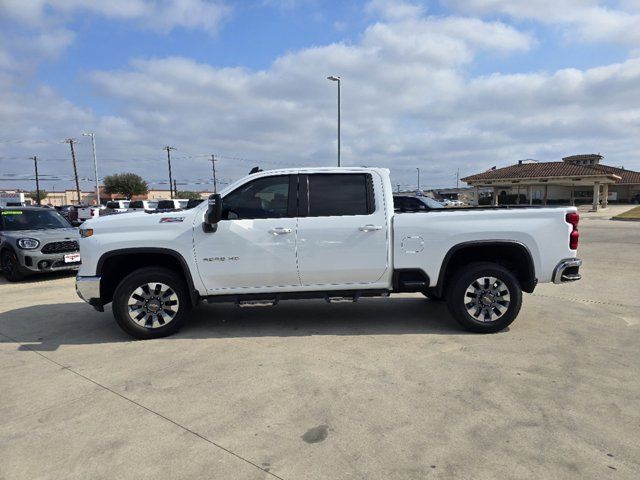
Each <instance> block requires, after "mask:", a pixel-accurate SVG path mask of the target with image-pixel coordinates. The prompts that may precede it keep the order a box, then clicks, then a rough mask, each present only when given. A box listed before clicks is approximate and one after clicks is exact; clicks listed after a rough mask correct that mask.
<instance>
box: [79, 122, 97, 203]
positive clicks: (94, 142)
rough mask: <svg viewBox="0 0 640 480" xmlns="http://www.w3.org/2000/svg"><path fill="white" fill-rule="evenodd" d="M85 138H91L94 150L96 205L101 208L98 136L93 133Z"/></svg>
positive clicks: (84, 135)
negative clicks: (97, 152) (97, 154)
mask: <svg viewBox="0 0 640 480" xmlns="http://www.w3.org/2000/svg"><path fill="white" fill-rule="evenodd" d="M82 136H83V137H91V147H92V148H93V175H94V176H95V177H96V205H98V206H100V183H99V180H98V158H97V157H96V135H95V133H93V132H89V133H83V134H82Z"/></svg>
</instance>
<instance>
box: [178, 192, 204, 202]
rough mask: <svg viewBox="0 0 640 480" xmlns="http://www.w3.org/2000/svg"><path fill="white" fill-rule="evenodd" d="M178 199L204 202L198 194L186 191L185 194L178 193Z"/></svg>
mask: <svg viewBox="0 0 640 480" xmlns="http://www.w3.org/2000/svg"><path fill="white" fill-rule="evenodd" d="M175 197H176V198H185V199H187V200H202V197H201V196H200V194H199V193H198V192H190V191H188V190H185V191H183V192H176V195H175Z"/></svg>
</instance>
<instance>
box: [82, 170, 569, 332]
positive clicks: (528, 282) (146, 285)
mask: <svg viewBox="0 0 640 480" xmlns="http://www.w3.org/2000/svg"><path fill="white" fill-rule="evenodd" d="M577 225H578V213H577V211H576V209H575V208H574V207H569V208H492V207H488V208H467V209H434V210H427V211H421V212H415V213H395V212H394V208H393V194H392V187H391V182H390V180H389V172H388V170H386V169H381V168H344V167H343V168H301V169H287V170H274V171H264V172H259V173H255V174H252V175H249V176H248V177H245V178H243V179H242V180H240V181H238V182H236V183H235V184H233V185H230V186H229V187H228V188H226V189H225V190H224V191H222V192H221V193H220V194H216V195H212V196H211V198H210V200H209V202H208V203H203V204H201V205H199V206H197V207H195V208H193V209H191V210H184V211H176V212H158V213H144V212H135V213H131V214H129V215H114V216H107V217H104V218H103V217H101V218H96V219H93V220H89V221H87V222H86V223H85V224H84V225H83V226H82V229H81V231H80V234H81V237H82V238H81V240H80V251H81V256H82V265H81V267H80V270H79V272H78V277H77V280H76V290H77V292H78V295H79V296H80V297H81V298H82V299H84V300H85V301H86V302H88V303H89V304H90V305H92V306H93V307H94V308H96V309H97V310H99V311H103V309H104V305H106V304H108V303H109V302H112V303H113V306H112V310H113V314H114V316H115V319H116V321H117V322H118V324H119V325H120V326H121V327H122V328H123V329H124V330H125V331H126V332H128V333H129V334H131V335H133V336H134V337H137V338H156V337H162V336H166V335H169V334H171V333H174V332H176V331H177V330H178V329H179V328H180V326H181V325H182V324H183V323H184V321H185V320H186V318H187V313H188V311H189V309H191V308H192V307H195V306H196V305H197V304H198V303H199V302H200V301H202V300H205V301H207V302H229V301H230V302H235V303H236V304H237V305H239V306H263V305H275V304H277V303H278V302H279V301H280V300H284V299H300V298H324V299H326V300H327V301H329V302H343V301H349V302H355V301H357V300H358V299H359V298H360V297H368V296H381V297H387V296H389V295H390V294H392V293H396V292H421V293H423V294H424V295H426V296H427V297H429V298H430V299H432V300H441V299H443V300H446V302H447V305H448V308H449V311H450V312H451V314H452V316H453V317H454V318H455V319H456V320H457V321H458V322H459V323H460V324H461V325H462V326H463V327H464V328H466V329H468V330H471V331H474V332H486V333H488V332H496V331H498V330H501V329H503V328H505V327H506V326H508V325H509V324H511V322H513V320H514V319H515V318H516V316H517V315H518V312H519V310H520V306H521V303H522V291H525V292H533V290H534V288H535V286H536V284H537V283H538V282H554V283H562V282H571V281H575V280H579V279H580V273H579V268H580V265H581V263H582V262H581V261H580V260H579V259H578V258H576V250H577V247H578V228H577ZM389 321H393V320H392V319H390V320H389Z"/></svg>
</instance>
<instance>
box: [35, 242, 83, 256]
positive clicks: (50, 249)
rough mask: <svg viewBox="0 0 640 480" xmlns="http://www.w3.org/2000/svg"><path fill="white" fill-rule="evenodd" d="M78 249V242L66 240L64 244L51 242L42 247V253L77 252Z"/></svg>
mask: <svg viewBox="0 0 640 480" xmlns="http://www.w3.org/2000/svg"><path fill="white" fill-rule="evenodd" d="M78 249H79V247H78V242H76V241H75V240H67V241H65V242H51V243H47V244H46V245H45V246H44V247H42V253H65V252H77V251H78Z"/></svg>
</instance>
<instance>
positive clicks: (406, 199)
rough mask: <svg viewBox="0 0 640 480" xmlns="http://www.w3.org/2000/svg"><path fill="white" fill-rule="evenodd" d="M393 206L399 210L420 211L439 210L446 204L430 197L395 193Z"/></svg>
mask: <svg viewBox="0 0 640 480" xmlns="http://www.w3.org/2000/svg"><path fill="white" fill-rule="evenodd" d="M393 208H394V210H395V211H397V212H419V211H424V210H437V209H439V208H444V205H442V204H441V203H440V202H438V201H437V200H434V199H433V198H429V197H424V196H423V197H413V196H410V195H394V197H393Z"/></svg>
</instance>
